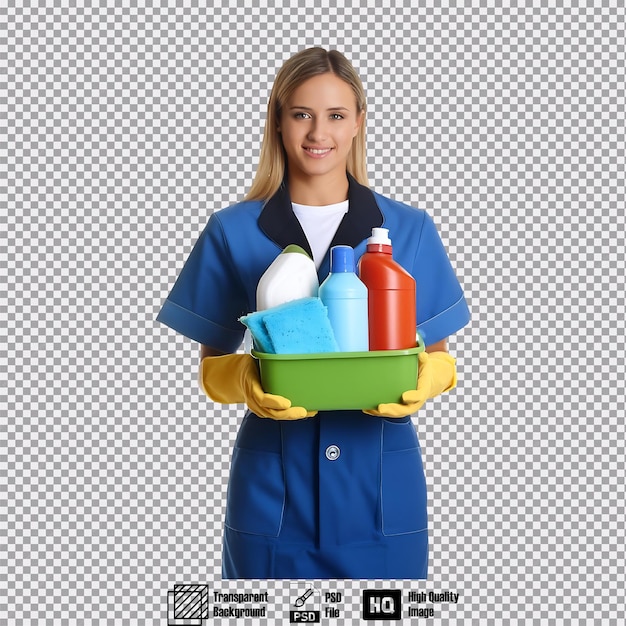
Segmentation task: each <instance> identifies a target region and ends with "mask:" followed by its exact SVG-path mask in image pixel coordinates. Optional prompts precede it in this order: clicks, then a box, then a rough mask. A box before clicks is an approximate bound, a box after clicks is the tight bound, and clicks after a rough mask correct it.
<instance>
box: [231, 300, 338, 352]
mask: <svg viewBox="0 0 626 626" xmlns="http://www.w3.org/2000/svg"><path fill="white" fill-rule="evenodd" d="M240 321H241V322H242V323H243V324H245V326H247V327H248V328H249V329H250V332H251V333H252V337H253V338H254V343H255V346H256V347H257V349H258V350H260V351H262V352H267V353H270V354H312V353H315V352H338V351H339V346H338V345H337V341H336V340H335V336H334V334H333V329H332V327H331V325H330V321H329V319H328V311H327V309H326V307H325V306H324V305H323V304H322V301H321V300H320V299H319V298H300V299H298V300H292V301H291V302H286V303H284V304H281V305H279V306H275V307H272V308H270V309H266V310H264V311H257V312H256V313H251V314H250V315H246V316H244V317H242V318H240Z"/></svg>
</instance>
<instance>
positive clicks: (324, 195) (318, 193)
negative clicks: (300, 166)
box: [288, 172, 349, 206]
mask: <svg viewBox="0 0 626 626" xmlns="http://www.w3.org/2000/svg"><path fill="white" fill-rule="evenodd" d="M288 183H289V196H290V197H291V201H292V202H295V203H296V204H305V205H308V206H327V205H329V204H337V203H338V202H343V201H344V200H347V199H348V187H349V184H348V177H347V176H346V174H345V172H342V173H341V174H339V175H336V174H329V175H327V176H298V175H297V174H292V173H291V172H289V173H288Z"/></svg>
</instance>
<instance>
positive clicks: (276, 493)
mask: <svg viewBox="0 0 626 626" xmlns="http://www.w3.org/2000/svg"><path fill="white" fill-rule="evenodd" d="M284 508H285V479H284V474H283V463H282V458H281V455H280V454H277V453H274V452H265V451H258V450H249V449H247V448H239V447H235V449H234V450H233V458H232V462H231V466H230V480H229V483H228V494H227V497H226V519H225V524H226V526H228V528H231V529H232V530H236V531H239V532H243V533H250V534H253V535H264V536H266V537H277V536H278V534H279V533H280V528H281V525H282V520H283V511H284Z"/></svg>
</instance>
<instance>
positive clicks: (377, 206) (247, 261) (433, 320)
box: [157, 177, 469, 352]
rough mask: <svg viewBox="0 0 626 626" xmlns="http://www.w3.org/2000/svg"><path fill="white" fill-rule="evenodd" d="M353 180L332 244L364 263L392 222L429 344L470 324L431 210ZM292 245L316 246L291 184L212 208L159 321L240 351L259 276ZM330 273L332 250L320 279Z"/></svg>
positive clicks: (395, 243) (392, 235)
mask: <svg viewBox="0 0 626 626" xmlns="http://www.w3.org/2000/svg"><path fill="white" fill-rule="evenodd" d="M349 182H350V186H349V210H348V213H347V214H346V215H345V217H344V219H343V221H342V222H341V224H340V226H339V228H338V230H337V233H336V234H335V237H334V239H333V241H332V242H331V245H330V246H329V248H330V247H332V246H335V245H339V244H343V245H349V246H351V247H353V248H354V252H355V260H356V261H358V259H359V258H360V257H361V255H362V254H363V253H364V252H365V248H366V240H367V238H368V237H369V236H370V235H371V232H372V228H373V227H383V228H388V229H389V237H390V238H391V242H392V245H393V257H394V260H395V261H396V262H398V263H400V265H402V266H403V267H404V268H405V269H406V270H407V271H408V272H410V273H411V274H412V275H413V277H414V278H415V280H416V299H417V302H416V309H417V320H416V325H417V328H418V330H419V331H420V333H421V335H422V337H423V338H424V342H425V344H426V345H430V344H433V343H436V342H437V341H439V340H441V339H444V338H446V337H448V336H449V335H451V334H453V333H454V332H456V331H458V330H459V329H460V328H462V327H463V326H464V325H465V324H467V322H468V321H469V310H468V307H467V304H466V302H465V298H464V296H463V291H462V289H461V286H460V285H459V281H458V280H457V278H456V275H455V273H454V270H453V269H452V266H451V264H450V261H449V259H448V255H447V254H446V250H445V248H444V246H443V244H442V242H441V239H440V237H439V235H438V233H437V230H436V228H435V225H434V224H433V221H432V219H431V218H430V216H429V215H428V214H427V213H426V212H425V211H423V210H420V209H415V208H413V207H410V206H408V205H405V204H402V203H400V202H396V201H394V200H390V199H389V198H386V197H384V196H382V195H380V194H377V193H374V192H372V191H371V190H369V189H368V188H367V187H364V186H362V185H359V184H358V183H357V182H356V181H355V180H354V179H353V178H352V177H349ZM292 243H293V244H298V245H300V246H301V247H303V248H304V249H305V250H307V251H308V252H309V253H310V252H311V249H310V246H309V242H308V241H307V239H306V235H305V234H304V231H303V230H302V228H301V226H300V223H299V222H298V219H297V218H296V216H295V215H294V213H293V211H292V209H291V202H290V200H289V192H288V190H287V188H286V186H285V185H283V187H281V189H280V190H279V191H278V193H277V194H276V195H275V196H274V197H273V198H271V199H270V200H269V201H268V202H267V203H263V202H262V201H259V200H255V201H250V202H241V203H239V204H236V205H234V206H231V207H228V208H226V209H223V210H221V211H218V212H216V213H213V214H212V215H211V217H210V219H209V221H208V224H207V225H206V228H205V229H204V231H203V233H202V234H201V236H200V238H199V239H198V241H197V242H196V245H195V246H194V248H193V250H192V252H191V254H190V255H189V258H188V259H187V262H186V263H185V265H184V267H183V269H182V271H181V273H180V275H179V276H178V279H177V281H176V283H175V285H174V287H173V288H172V291H171V293H170V294H169V296H168V298H167V299H166V301H165V303H164V305H163V308H162V309H161V311H160V313H159V315H158V317H157V319H158V320H159V321H160V322H163V323H164V324H167V325H168V326H170V327H172V328H173V329H174V330H177V331H178V332H180V333H182V334H183V335H186V336H187V337H189V338H191V339H193V340H195V341H198V342H199V343H201V344H204V345H207V346H210V347H212V348H215V349H218V350H222V351H224V352H235V351H236V350H237V348H238V347H239V346H240V344H241V341H242V339H243V334H244V330H245V328H244V326H243V325H242V324H241V323H240V322H239V321H238V319H239V318H240V317H241V316H242V315H245V314H247V313H250V312H252V311H254V310H255V305H256V287H257V283H258V282H259V279H260V278H261V276H262V275H263V273H264V272H265V270H266V269H267V268H268V267H269V265H270V264H271V263H272V262H273V261H274V259H275V258H276V257H277V256H278V254H280V252H281V251H282V250H283V249H284V248H285V247H287V246H288V245H289V244H292ZM329 271H330V262H329V254H328V253H327V254H326V257H325V258H324V260H323V262H322V264H321V267H320V269H319V272H318V275H319V279H320V283H321V282H322V281H323V280H324V279H325V278H326V276H327V275H328V273H329Z"/></svg>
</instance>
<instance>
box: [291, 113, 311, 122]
mask: <svg viewBox="0 0 626 626" xmlns="http://www.w3.org/2000/svg"><path fill="white" fill-rule="evenodd" d="M294 117H295V118H296V119H297V120H306V119H308V118H309V117H311V116H310V115H309V114H308V113H304V112H303V111H301V112H299V113H296V114H294Z"/></svg>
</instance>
